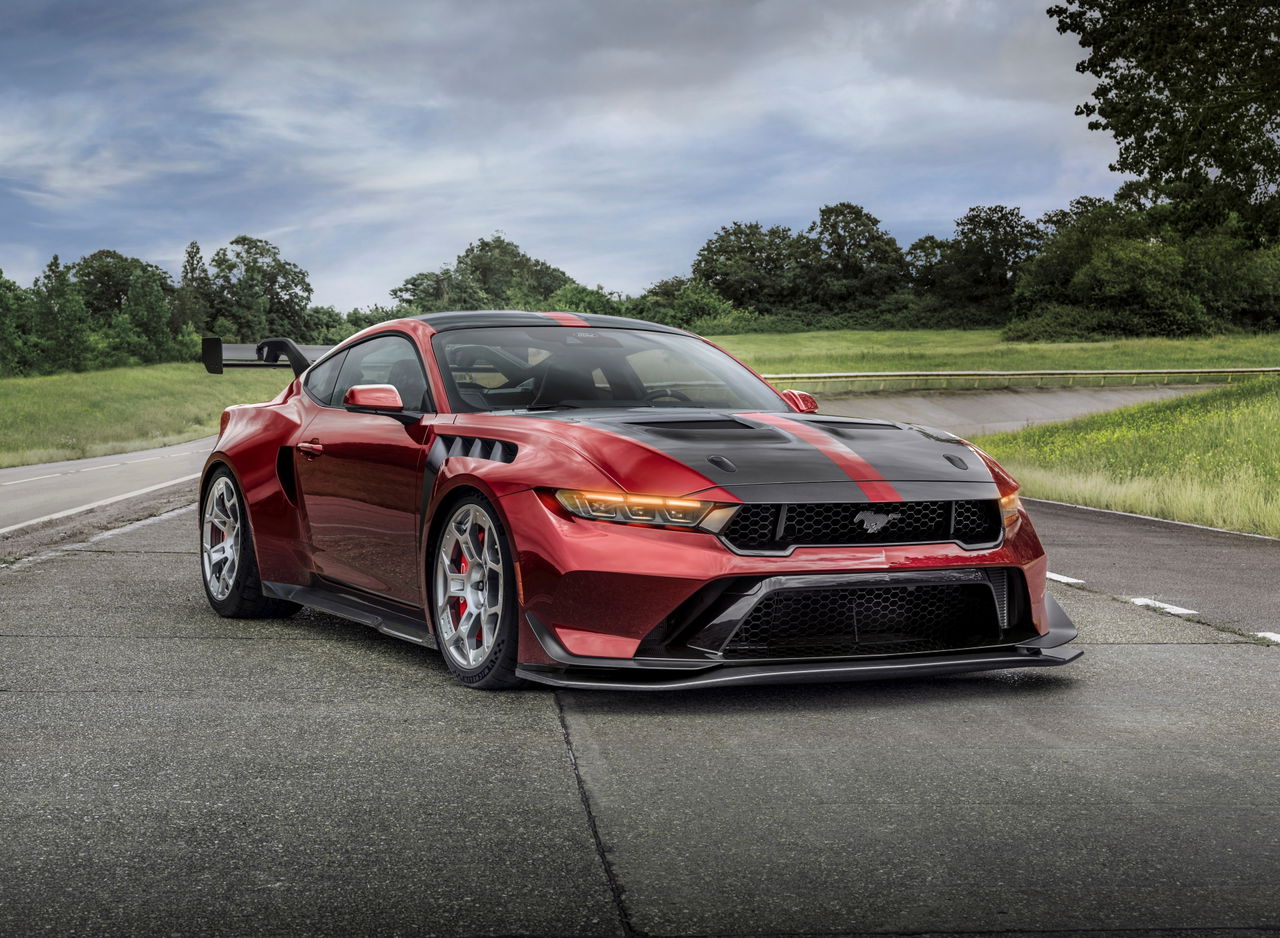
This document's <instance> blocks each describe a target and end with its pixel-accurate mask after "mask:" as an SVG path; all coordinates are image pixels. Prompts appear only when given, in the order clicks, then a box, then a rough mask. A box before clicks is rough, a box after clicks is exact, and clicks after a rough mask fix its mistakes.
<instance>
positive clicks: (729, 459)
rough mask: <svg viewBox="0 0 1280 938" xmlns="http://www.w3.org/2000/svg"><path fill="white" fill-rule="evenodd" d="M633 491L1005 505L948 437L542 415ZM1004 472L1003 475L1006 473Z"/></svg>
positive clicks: (641, 415)
mask: <svg viewBox="0 0 1280 938" xmlns="http://www.w3.org/2000/svg"><path fill="white" fill-rule="evenodd" d="M538 419H546V420H547V421H548V422H549V423H554V424H555V427H554V429H552V430H551V432H553V433H555V434H556V436H557V437H558V438H559V439H561V440H563V441H564V442H567V443H570V444H571V445H572V446H574V447H575V448H576V449H578V450H580V451H581V452H582V453H583V454H584V455H585V456H587V458H589V459H590V460H591V461H592V462H593V463H595V464H596V465H597V466H598V467H599V468H600V469H602V470H603V471H604V472H606V473H607V474H608V475H610V476H611V477H612V478H613V479H615V480H616V481H617V482H618V484H619V485H620V486H622V487H623V488H624V489H626V490H627V491H630V492H649V493H653V494H668V495H672V494H676V495H691V496H696V495H702V496H703V497H706V498H715V497H723V496H719V495H717V492H728V493H729V494H731V495H732V496H734V497H735V498H737V499H739V500H741V501H744V502H778V501H788V502H798V501H804V502H851V501H896V500H898V499H903V500H908V501H914V500H929V499H960V498H996V497H998V494H999V493H998V491H997V488H996V483H995V480H994V478H993V477H992V472H991V470H990V469H989V468H988V466H987V464H986V462H985V461H984V460H983V458H982V457H981V456H979V455H978V453H977V452H976V451H975V450H974V449H973V448H971V447H970V446H969V445H968V444H966V443H965V442H964V441H963V440H961V439H959V438H958V437H956V436H953V435H952V434H950V433H947V432H946V431H944V430H934V429H931V428H928V427H919V426H912V425H907V424H900V423H893V422H891V421H885V420H871V419H858V418H850V417H828V416H823V415H819V414H792V413H788V414H773V413H768V414H765V413H728V412H719V411H705V410H699V411H689V410H684V409H681V410H675V409H670V410H660V411H654V410H652V409H648V408H646V409H640V408H637V409H628V410H595V411H563V412H556V413H555V414H554V415H545V416H544V415H542V414H539V415H538ZM997 471H999V470H997Z"/></svg>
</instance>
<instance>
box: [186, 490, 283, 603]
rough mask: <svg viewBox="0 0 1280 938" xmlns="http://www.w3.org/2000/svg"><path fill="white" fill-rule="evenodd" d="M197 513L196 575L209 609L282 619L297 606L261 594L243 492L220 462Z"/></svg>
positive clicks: (251, 533) (256, 559) (256, 560)
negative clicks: (197, 555)
mask: <svg viewBox="0 0 1280 938" xmlns="http://www.w3.org/2000/svg"><path fill="white" fill-rule="evenodd" d="M199 517H200V572H201V580H202V581H203V582H204V594H205V596H206V597H208V599H209V605H210V606H212V607H213V611H214V612H216V613H217V614H218V615H220V616H225V617H227V618H229V619H272V618H281V619H282V618H285V617H287V616H291V615H293V614H294V613H295V612H297V611H298V610H299V609H301V608H302V607H301V606H299V605H298V604H297V603H291V602H288V601H287V600H283V599H275V598H273V597H270V596H264V595H262V582H261V580H259V579H258V558H257V555H256V554H255V553H254V550H253V532H252V531H250V530H249V520H248V515H247V514H246V513H245V508H244V495H243V494H242V493H241V491H240V486H239V485H237V484H236V479H235V476H233V475H232V474H231V470H229V469H227V468H226V467H225V466H221V467H219V468H217V469H215V470H214V471H213V474H212V475H210V476H209V484H208V485H207V486H206V487H205V490H204V497H203V498H202V499H201V501H200V516H199Z"/></svg>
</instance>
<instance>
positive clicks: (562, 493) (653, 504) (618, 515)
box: [556, 489, 717, 528]
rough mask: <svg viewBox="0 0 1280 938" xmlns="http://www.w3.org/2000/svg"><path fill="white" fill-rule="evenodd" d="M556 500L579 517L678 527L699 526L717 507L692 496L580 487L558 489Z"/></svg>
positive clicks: (712, 503)
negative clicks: (595, 490) (608, 490)
mask: <svg viewBox="0 0 1280 938" xmlns="http://www.w3.org/2000/svg"><path fill="white" fill-rule="evenodd" d="M556 501H558V502H559V503H560V504H561V505H563V506H564V508H565V510H566V511H568V512H569V513H570V514H573V515H577V516H578V517H579V518H589V519H591V520H593V521H619V522H622V523H623V524H653V525H660V526H664V527H677V528H696V527H697V526H698V525H699V523H701V521H702V519H704V518H705V517H706V516H707V515H708V514H709V513H710V512H711V511H712V509H714V508H716V507H717V505H716V503H715V502H704V501H698V500H697V499H692V498H664V497H662V496H660V495H628V494H625V493H622V492H586V491H582V490H579V489H558V490H557V491H556Z"/></svg>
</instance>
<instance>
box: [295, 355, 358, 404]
mask: <svg viewBox="0 0 1280 938" xmlns="http://www.w3.org/2000/svg"><path fill="white" fill-rule="evenodd" d="M346 354H347V353H346V352H339V353H338V354H337V355H332V356H330V357H329V358H326V359H325V360H324V361H322V362H321V363H320V364H318V365H316V366H315V367H314V368H312V369H311V370H310V371H308V372H307V376H306V377H305V378H304V379H303V384H304V385H306V388H307V393H309V394H310V395H311V396H312V397H313V398H315V400H316V403H318V404H326V405H328V404H330V403H331V402H332V399H333V386H334V385H335V384H336V383H337V381H338V371H339V370H340V369H341V368H342V359H343V358H344V357H346Z"/></svg>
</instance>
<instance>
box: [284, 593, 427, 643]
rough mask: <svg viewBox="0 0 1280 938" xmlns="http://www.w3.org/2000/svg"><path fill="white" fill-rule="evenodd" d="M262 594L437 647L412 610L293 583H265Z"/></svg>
mask: <svg viewBox="0 0 1280 938" xmlns="http://www.w3.org/2000/svg"><path fill="white" fill-rule="evenodd" d="M262 591H263V592H264V593H266V594H267V595H268V596H273V597H275V598H276V599H287V600H288V601H289V602H294V603H298V604H299V605H302V606H307V607H309V608H311V609H317V610H319V611H320V612H327V613H329V614H330V615H335V616H341V617H342V618H344V619H350V620H351V621H353V622H359V623H360V624H361V625H367V626H369V627H370V628H375V629H377V630H378V631H379V632H382V633H384V634H386V635H390V636H391V637H392V638H400V639H403V640H404V641H406V642H413V643H414V644H415V645H425V646H426V647H428V648H435V647H436V637H435V635H433V634H432V632H431V627H430V626H429V625H428V624H427V622H426V620H425V619H424V618H423V617H422V615H421V614H420V613H415V611H414V610H413V609H412V608H411V607H409V606H401V605H399V604H393V603H390V602H384V601H381V600H379V599H377V598H375V597H372V596H363V595H357V594H355V593H353V592H350V591H348V590H344V589H342V588H341V587H316V586H294V585H293V584H292V583H272V582H270V581H267V580H263V581H262Z"/></svg>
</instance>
